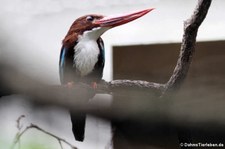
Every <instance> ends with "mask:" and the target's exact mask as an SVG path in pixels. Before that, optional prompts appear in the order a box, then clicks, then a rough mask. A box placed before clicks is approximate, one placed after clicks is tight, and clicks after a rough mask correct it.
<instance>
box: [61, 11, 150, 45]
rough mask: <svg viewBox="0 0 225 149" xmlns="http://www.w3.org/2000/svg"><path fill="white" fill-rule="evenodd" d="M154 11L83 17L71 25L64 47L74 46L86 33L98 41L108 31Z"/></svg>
mask: <svg viewBox="0 0 225 149" xmlns="http://www.w3.org/2000/svg"><path fill="white" fill-rule="evenodd" d="M153 9H154V8H150V9H145V10H142V11H137V12H134V13H129V14H125V15H119V16H109V17H105V16H103V15H95V14H90V15H85V16H82V17H80V18H78V19H76V20H75V21H74V22H73V24H72V25H71V27H70V29H69V31H68V33H67V35H66V37H65V38H64V39H63V45H64V46H67V47H70V46H73V45H74V44H75V42H76V41H77V40H78V38H79V36H83V35H84V34H85V33H88V36H90V38H93V39H96V40H97V39H98V38H99V37H100V36H101V35H102V34H103V33H104V32H105V31H107V30H108V29H110V28H113V27H116V26H119V25H122V24H125V23H128V22H131V21H133V20H135V19H137V18H140V17H141V16H143V15H145V14H147V13H148V12H150V11H152V10H153Z"/></svg>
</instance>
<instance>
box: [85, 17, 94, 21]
mask: <svg viewBox="0 0 225 149" xmlns="http://www.w3.org/2000/svg"><path fill="white" fill-rule="evenodd" d="M86 20H87V21H93V20H94V17H93V16H87V18H86Z"/></svg>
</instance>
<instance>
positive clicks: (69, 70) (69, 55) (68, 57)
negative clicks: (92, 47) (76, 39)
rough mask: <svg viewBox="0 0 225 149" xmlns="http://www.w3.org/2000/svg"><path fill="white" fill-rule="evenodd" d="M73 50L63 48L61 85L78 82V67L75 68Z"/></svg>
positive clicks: (60, 61) (60, 68)
mask: <svg viewBox="0 0 225 149" xmlns="http://www.w3.org/2000/svg"><path fill="white" fill-rule="evenodd" d="M73 57H74V50H73V48H72V47H71V48H67V47H64V46H62V48H61V53H60V57H59V75H60V82H61V84H66V83H68V82H71V81H76V78H77V74H76V67H74V63H73V59H74V58H73Z"/></svg>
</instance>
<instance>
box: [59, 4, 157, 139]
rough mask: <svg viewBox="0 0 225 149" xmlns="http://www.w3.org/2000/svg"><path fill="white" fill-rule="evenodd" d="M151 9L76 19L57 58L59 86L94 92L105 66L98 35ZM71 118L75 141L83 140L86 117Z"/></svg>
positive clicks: (101, 43) (79, 115) (72, 116)
mask: <svg viewBox="0 0 225 149" xmlns="http://www.w3.org/2000/svg"><path fill="white" fill-rule="evenodd" d="M153 9H154V8H149V9H144V10H141V11H135V12H132V13H128V14H124V15H115V16H104V15H98V14H89V15H85V16H82V17H79V18H78V19H76V20H75V21H74V22H73V23H72V25H71V27H70V28H69V31H68V32H67V34H66V36H65V37H64V39H63V40H62V48H61V52H60V57H59V75H60V82H61V84H62V85H65V86H67V87H71V86H73V85H76V83H85V84H89V85H91V87H92V88H94V89H96V88H97V83H98V82H99V81H100V80H101V79H102V76H103V69H104V63H105V55H104V53H105V50H104V43H103V39H102V38H101V35H102V34H103V33H105V32H106V31H107V30H109V29H111V28H114V27H116V26H120V25H123V24H125V23H128V22H131V21H133V20H135V19H137V18H140V17H141V16H143V15H145V14H147V13H148V12H150V11H152V10H153ZM118 36H119V35H118ZM91 96H92V97H93V96H94V95H91ZM92 97H90V98H92ZM70 117H71V122H72V131H73V134H74V137H75V139H76V140H77V141H81V142H82V141H84V134H85V119H86V114H85V113H79V114H78V113H73V112H72V111H70Z"/></svg>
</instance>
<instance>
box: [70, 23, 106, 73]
mask: <svg viewBox="0 0 225 149" xmlns="http://www.w3.org/2000/svg"><path fill="white" fill-rule="evenodd" d="M108 29H110V28H107V27H98V28H93V29H92V30H90V31H85V32H84V33H83V35H79V36H78V43H77V45H76V46H75V47H74V50H75V55H74V65H76V68H77V69H78V71H79V72H80V73H81V74H80V75H81V76H85V75H88V74H89V73H90V72H92V71H93V69H94V66H95V64H96V63H97V61H98V55H99V53H100V51H99V47H98V44H97V39H98V38H99V37H100V36H101V35H102V34H103V33H104V32H105V31H107V30H108Z"/></svg>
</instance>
